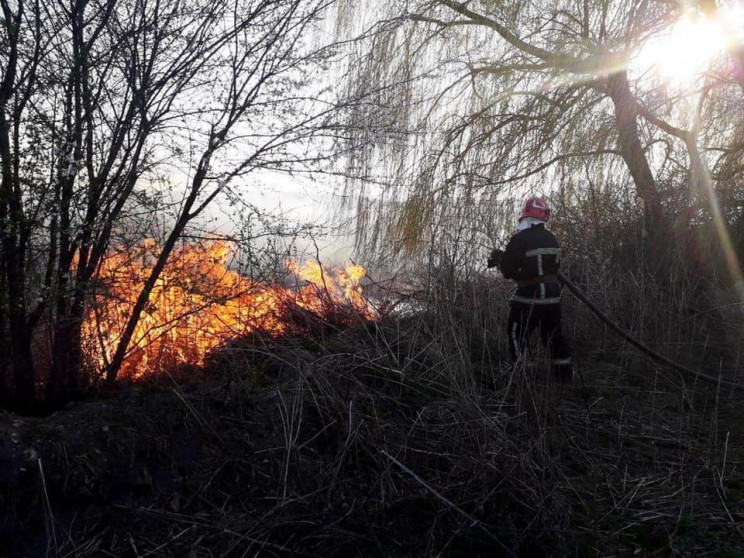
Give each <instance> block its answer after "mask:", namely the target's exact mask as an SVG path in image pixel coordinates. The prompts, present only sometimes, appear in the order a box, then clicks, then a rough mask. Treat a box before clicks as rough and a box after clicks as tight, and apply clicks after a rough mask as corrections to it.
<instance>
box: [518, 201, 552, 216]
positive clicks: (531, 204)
mask: <svg viewBox="0 0 744 558" xmlns="http://www.w3.org/2000/svg"><path fill="white" fill-rule="evenodd" d="M525 217H534V218H535V219H540V220H541V221H546V222H547V220H548V219H550V206H549V205H548V204H547V203H546V202H545V201H544V200H543V199H542V198H539V197H537V196H533V197H531V198H528V199H527V201H526V202H524V207H523V208H522V214H521V215H520V216H519V218H520V219H523V218H525Z"/></svg>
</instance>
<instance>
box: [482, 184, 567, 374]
mask: <svg viewBox="0 0 744 558" xmlns="http://www.w3.org/2000/svg"><path fill="white" fill-rule="evenodd" d="M548 219H550V207H549V206H548V204H547V203H546V202H545V201H544V200H543V199H542V198H539V197H531V198H529V199H528V200H527V201H526V202H525V204H524V208H523V209H522V213H521V215H520V217H519V222H518V224H517V231H516V232H515V233H514V235H513V236H512V237H511V239H510V240H509V243H508V245H507V246H506V250H499V249H495V250H493V251H492V252H491V255H490V257H489V258H488V267H489V268H491V267H497V266H498V268H499V269H500V270H501V273H503V274H504V277H506V278H507V279H513V280H515V281H516V282H517V290H516V291H515V293H514V295H513V296H512V299H511V303H510V311H509V319H508V322H507V334H508V336H509V356H510V357H511V359H512V361H516V360H517V359H518V358H519V356H520V354H522V352H523V350H524V349H526V348H527V343H528V341H529V337H530V334H531V333H532V332H533V331H534V330H535V328H538V330H539V332H540V339H541V340H542V342H543V343H545V344H546V345H547V347H548V350H549V353H550V359H551V368H552V370H553V374H554V376H555V378H556V380H557V381H559V382H562V383H568V382H570V381H571V380H572V379H573V367H572V365H571V348H570V345H569V343H568V340H567V339H566V338H565V337H564V336H563V332H562V331H561V285H560V283H559V282H558V277H557V276H556V273H557V271H558V266H559V264H560V259H561V249H560V245H559V244H558V240H557V239H556V238H555V236H554V235H553V233H551V232H550V231H549V230H547V229H546V228H545V224H546V223H547V222H548Z"/></svg>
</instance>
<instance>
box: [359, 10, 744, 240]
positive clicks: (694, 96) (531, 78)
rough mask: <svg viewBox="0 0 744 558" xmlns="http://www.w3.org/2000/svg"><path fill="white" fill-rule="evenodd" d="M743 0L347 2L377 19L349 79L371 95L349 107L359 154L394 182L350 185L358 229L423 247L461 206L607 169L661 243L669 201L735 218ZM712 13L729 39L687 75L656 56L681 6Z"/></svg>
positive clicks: (563, 184) (694, 15) (603, 175)
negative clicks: (679, 75)
mask: <svg viewBox="0 0 744 558" xmlns="http://www.w3.org/2000/svg"><path fill="white" fill-rule="evenodd" d="M735 8H736V3H735V2H728V3H725V2H724V5H721V6H717V5H715V2H710V1H708V2H704V3H703V5H702V6H695V5H694V4H692V5H691V4H690V3H687V2H685V3H683V2H679V3H675V2H647V1H645V0H616V1H603V2H588V1H586V0H584V1H582V0H559V1H557V2H554V1H547V0H545V1H541V0H538V1H537V2H534V1H533V2H499V1H495V2H494V1H490V0H489V1H486V0H474V1H470V2H457V1H454V0H407V1H402V0H401V1H398V2H390V3H389V6H388V7H387V9H385V10H382V11H381V10H379V9H378V10H377V12H376V13H372V12H370V11H369V10H367V11H365V10H364V9H358V10H357V11H356V12H355V13H354V15H353V17H350V16H349V15H348V12H347V13H346V16H347V19H348V20H350V21H355V20H356V21H363V22H365V25H368V26H369V27H368V28H367V29H363V30H361V31H364V32H363V33H362V35H363V37H364V39H363V40H361V41H360V42H359V43H357V48H356V50H355V57H354V61H353V64H352V66H351V71H350V81H349V88H350V91H352V92H353V93H354V94H359V93H360V92H365V91H366V92H368V93H369V99H370V105H369V106H367V107H365V108H364V110H358V111H355V112H353V113H352V114H351V115H350V117H349V122H350V126H351V130H353V131H354V132H355V133H354V134H353V137H352V143H353V144H354V145H356V146H358V150H357V155H356V156H355V157H352V158H350V160H349V165H350V167H351V168H352V169H353V170H354V174H356V175H358V176H362V177H366V178H368V179H374V180H375V182H376V183H377V184H380V183H382V184H383V187H381V188H380V187H379V186H375V188H374V189H371V188H369V187H367V186H364V185H362V187H361V188H356V189H355V190H354V192H355V193H356V199H357V200H358V202H359V203H358V206H357V207H358V213H359V215H360V216H361V217H362V221H361V223H362V225H363V226H361V227H360V233H361V234H362V236H361V237H360V238H361V239H362V240H363V241H369V245H372V246H375V247H378V248H380V247H382V248H384V250H390V249H398V248H403V249H406V250H407V251H408V252H411V251H412V250H411V249H412V248H414V247H418V246H419V245H420V244H419V240H420V239H421V237H422V232H423V231H426V230H429V231H430V238H433V237H437V236H438V237H442V236H447V235H450V234H451V231H452V228H453V218H454V222H455V223H460V224H461V223H462V221H461V220H459V219H458V218H457V217H455V215H456V213H460V214H466V215H468V216H469V217H470V218H471V219H472V217H473V216H476V215H481V216H483V217H485V215H483V213H484V211H485V210H484V208H487V207H495V206H497V205H498V204H499V203H502V202H503V199H504V198H505V197H506V196H508V194H509V192H524V191H527V190H529V189H532V190H537V191H539V192H544V193H550V192H551V191H555V190H557V189H560V188H563V189H569V188H571V187H574V186H575V185H576V184H581V183H587V182H599V181H600V179H601V181H604V183H605V184H606V185H607V186H608V187H610V188H628V189H629V190H630V191H631V192H632V193H633V194H634V195H635V196H637V199H638V201H639V203H638V204H637V205H638V211H639V212H642V215H643V217H642V219H641V225H642V228H643V229H644V230H643V232H645V233H648V235H649V238H650V240H651V242H649V244H650V245H653V244H656V245H658V247H659V249H660V251H661V252H663V251H664V250H665V249H666V246H663V244H664V239H665V238H666V237H667V232H668V228H669V227H670V226H671V224H670V220H671V219H670V217H669V216H670V215H677V216H680V215H681V216H685V218H686V219H701V218H710V219H717V220H718V222H719V225H720V227H719V228H720V229H721V230H722V231H723V232H725V228H726V227H725V223H724V222H723V221H722V220H721V219H722V218H721V212H720V211H719V210H718V209H717V208H716V206H715V195H714V194H715V190H716V188H717V187H718V186H719V184H717V183H716V182H717V177H719V176H721V175H722V173H724V172H725V173H726V176H727V182H726V184H730V183H731V182H732V181H738V182H739V183H740V182H741V180H742V178H741V177H742V169H741V159H742V145H741V137H742V136H741V130H742V123H743V122H744V120H743V114H742V111H740V110H736V111H734V110H732V108H733V106H734V104H738V105H739V106H740V105H741V102H742V97H744V95H743V93H744V91H743V90H742V89H741V88H740V87H738V86H737V84H738V85H740V84H741V76H742V67H741V65H740V64H741V62H742V53H743V52H744V49H742V45H741V31H742V30H741V29H740V28H734V26H735V25H737V24H736V23H733V24H732V23H731V16H730V15H727V14H728V12H727V10H733V9H735ZM704 13H706V14H708V15H709V17H718V18H719V19H718V22H719V26H720V28H721V29H722V31H721V33H722V34H724V35H726V36H727V37H728V39H729V40H728V42H727V44H726V45H725V50H726V52H725V53H721V54H719V55H717V56H716V57H715V59H713V60H711V61H710V64H709V65H708V66H706V68H704V70H705V71H701V72H700V73H699V74H697V75H695V76H693V77H692V78H691V79H690V80H689V81H687V82H686V83H685V84H684V85H683V86H678V87H676V86H672V85H670V84H669V82H668V80H665V79H664V77H663V76H662V75H660V74H659V73H658V72H657V71H656V70H654V69H653V68H644V66H643V64H642V62H643V60H642V58H643V53H644V49H645V48H646V47H648V46H649V45H652V44H653V43H654V42H655V41H659V40H662V39H663V38H664V37H665V36H666V35H667V34H668V33H669V32H670V29H671V28H672V27H673V25H674V23H675V22H676V21H677V20H679V19H680V18H681V17H683V16H685V17H689V18H691V19H693V20H695V19H699V18H702V17H704ZM365 14H366V19H365V17H364V16H365ZM354 18H356V19H354ZM727 18H728V20H727ZM727 21H728V23H727ZM734 21H736V20H734ZM382 167H384V168H385V172H382V173H381V172H379V170H377V171H376V172H377V175H376V176H373V170H375V169H379V168H382ZM380 175H382V177H383V178H384V180H381V176H380ZM367 184H369V181H368V182H367ZM357 185H358V183H353V186H354V187H356V186H357ZM688 186H689V189H688ZM680 192H681V193H682V194H683V195H682V196H680ZM680 197H682V198H684V200H683V204H684V206H685V207H682V208H680V207H679V198H680ZM701 200H702V201H703V202H704V203H701ZM695 208H698V209H699V211H698V212H696V211H695ZM739 211H740V209H739ZM701 212H702V213H703V214H705V215H706V216H707V217H705V216H704V217H701ZM369 231H372V232H371V233H370V232H369ZM477 232H478V231H474V232H473V233H472V234H471V239H470V240H471V242H475V241H477V238H478V234H477ZM365 234H366V235H367V236H366V237H365V236H363V235H365Z"/></svg>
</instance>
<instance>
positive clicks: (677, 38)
mask: <svg viewBox="0 0 744 558" xmlns="http://www.w3.org/2000/svg"><path fill="white" fill-rule="evenodd" d="M742 42H744V3H742V2H740V1H734V2H729V3H724V4H723V5H722V6H721V7H720V8H719V10H718V13H717V15H716V16H715V17H714V18H712V19H709V18H707V17H705V16H703V15H700V14H697V13H694V12H688V13H685V14H684V15H683V16H682V17H681V18H680V19H679V20H678V21H677V22H676V23H675V24H674V25H672V26H670V27H669V28H667V29H666V31H665V32H664V33H663V34H660V35H658V36H657V37H655V38H653V39H652V40H650V41H648V42H647V43H646V44H645V45H644V46H643V48H642V49H641V50H640V51H639V52H638V54H637V56H636V58H635V60H634V61H633V63H632V66H633V69H634V70H635V71H636V72H638V73H639V74H644V73H646V72H648V71H652V72H654V73H655V74H656V75H657V76H658V77H659V78H661V79H662V80H664V81H665V82H667V83H668V84H669V85H671V86H672V87H674V88H677V89H686V88H688V87H690V86H691V85H692V84H693V82H694V81H695V79H696V77H697V76H699V75H700V74H702V73H704V72H705V71H706V70H707V69H708V68H709V67H710V66H711V64H712V63H713V62H714V61H715V60H716V59H719V58H720V57H721V56H722V54H724V53H725V51H726V50H727V49H730V48H732V47H736V46H739V45H741V44H742Z"/></svg>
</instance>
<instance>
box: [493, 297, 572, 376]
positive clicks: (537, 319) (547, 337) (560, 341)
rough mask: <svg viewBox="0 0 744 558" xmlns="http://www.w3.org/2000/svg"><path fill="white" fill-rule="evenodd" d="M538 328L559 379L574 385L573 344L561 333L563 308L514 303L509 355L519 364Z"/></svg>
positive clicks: (554, 372) (553, 305)
mask: <svg viewBox="0 0 744 558" xmlns="http://www.w3.org/2000/svg"><path fill="white" fill-rule="evenodd" d="M535 328H537V329H538V331H539V332H540V339H541V340H542V342H543V344H545V345H546V346H547V348H548V351H549V354H550V360H551V365H552V369H553V374H554V375H555V378H556V379H557V380H559V381H561V382H570V381H571V379H572V378H573V367H572V365H571V345H570V344H569V342H568V339H566V338H565V337H564V336H563V332H562V331H561V305H560V303H559V304H526V303H523V302H512V303H511V310H510V311H509V321H508V323H507V335H508V336H509V356H510V357H511V359H512V361H516V360H517V358H519V355H520V354H522V353H523V352H524V351H525V350H527V351H529V346H528V344H529V338H530V335H531V334H532V332H533V331H535Z"/></svg>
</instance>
